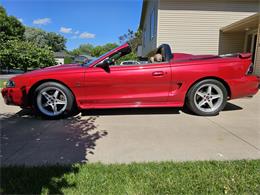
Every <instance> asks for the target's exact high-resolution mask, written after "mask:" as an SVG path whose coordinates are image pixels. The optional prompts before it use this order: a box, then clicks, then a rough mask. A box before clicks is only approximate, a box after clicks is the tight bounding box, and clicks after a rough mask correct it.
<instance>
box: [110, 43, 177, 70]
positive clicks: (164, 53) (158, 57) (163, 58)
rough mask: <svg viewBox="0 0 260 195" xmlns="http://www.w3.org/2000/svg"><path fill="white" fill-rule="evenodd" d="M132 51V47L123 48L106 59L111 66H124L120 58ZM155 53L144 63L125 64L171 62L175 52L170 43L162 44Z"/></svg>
mask: <svg viewBox="0 0 260 195" xmlns="http://www.w3.org/2000/svg"><path fill="white" fill-rule="evenodd" d="M129 53H131V48H130V47H129V48H125V49H123V50H120V51H119V52H117V53H115V54H113V55H112V56H109V57H108V58H106V59H105V60H106V61H107V63H109V65H110V66H122V64H120V61H119V59H120V58H121V57H123V56H125V55H127V54H129ZM153 53H154V55H152V56H151V57H150V58H149V60H148V58H147V59H146V60H145V61H143V63H140V64H123V66H137V65H138V66H140V65H149V64H154V63H164V62H169V61H170V60H171V59H172V58H173V54H172V52H171V48H170V46H169V45H168V44H162V45H160V46H159V47H158V49H157V50H156V52H153Z"/></svg>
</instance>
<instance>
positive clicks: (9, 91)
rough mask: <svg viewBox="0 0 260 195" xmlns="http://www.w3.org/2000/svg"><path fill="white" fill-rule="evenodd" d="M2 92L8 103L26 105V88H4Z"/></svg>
mask: <svg viewBox="0 0 260 195" xmlns="http://www.w3.org/2000/svg"><path fill="white" fill-rule="evenodd" d="M1 93H2V96H3V98H4V101H5V103H6V104H7V105H16V106H22V107H23V106H26V89H24V88H21V89H20V88H3V89H2V91H1Z"/></svg>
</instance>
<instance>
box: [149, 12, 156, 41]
mask: <svg viewBox="0 0 260 195" xmlns="http://www.w3.org/2000/svg"><path fill="white" fill-rule="evenodd" d="M154 34H155V11H154V9H153V10H152V12H151V14H150V40H152V39H153V38H154Z"/></svg>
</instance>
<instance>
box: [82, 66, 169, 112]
mask: <svg viewBox="0 0 260 195" xmlns="http://www.w3.org/2000/svg"><path fill="white" fill-rule="evenodd" d="M170 81H171V69H170V64H169V63H158V64H145V65H140V64H139V65H130V66H110V68H109V70H104V69H103V68H100V67H90V68H87V69H86V72H85V86H84V88H85V98H84V99H85V100H84V103H83V104H82V105H83V106H84V107H87V108H98V107H102V108H106V107H139V106H145V105H147V106H148V105H150V106H151V105H152V104H155V105H156V104H158V103H163V102H166V101H167V100H168V95H169V88H170Z"/></svg>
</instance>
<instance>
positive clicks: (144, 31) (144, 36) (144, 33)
mask: <svg viewBox="0 0 260 195" xmlns="http://www.w3.org/2000/svg"><path fill="white" fill-rule="evenodd" d="M145 42H146V28H145V27H144V30H143V47H144V48H145Z"/></svg>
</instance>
